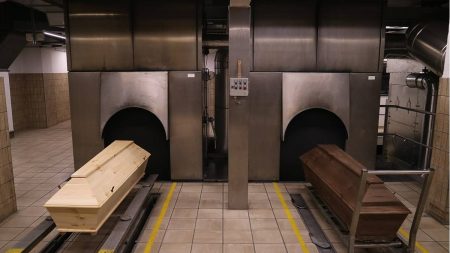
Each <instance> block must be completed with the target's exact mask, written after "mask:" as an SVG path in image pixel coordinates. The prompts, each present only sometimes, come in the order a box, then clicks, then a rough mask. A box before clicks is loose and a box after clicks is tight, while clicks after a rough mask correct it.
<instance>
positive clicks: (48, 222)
mask: <svg viewBox="0 0 450 253" xmlns="http://www.w3.org/2000/svg"><path fill="white" fill-rule="evenodd" d="M157 177H158V175H150V176H148V177H147V178H146V179H143V180H141V181H140V182H139V183H138V184H137V186H140V188H139V189H138V191H137V193H136V195H135V196H134V198H133V200H132V201H131V203H130V204H129V205H128V207H127V209H126V211H125V213H124V214H123V215H122V216H121V217H120V220H119V221H118V222H117V223H116V225H115V226H114V229H113V230H112V232H111V234H110V235H109V237H108V238H107V239H106V241H105V242H104V243H103V245H102V247H101V248H102V249H106V250H103V251H102V250H100V252H109V253H115V252H131V250H132V249H133V246H134V242H135V240H136V238H137V237H138V236H139V234H140V232H141V230H142V228H143V226H144V225H145V222H146V220H147V218H148V215H149V214H150V212H151V210H152V208H153V204H154V203H155V202H156V199H157V195H155V194H152V193H151V189H152V187H153V185H154V183H155V181H156V178H157ZM54 228H55V223H54V222H53V220H52V219H51V217H50V216H49V217H47V219H45V220H44V221H42V222H41V223H40V224H39V225H38V226H37V227H35V228H34V229H33V230H31V231H30V232H29V233H28V234H27V235H26V236H25V237H24V238H23V239H22V240H21V241H18V242H17V243H16V244H15V245H14V246H13V247H11V248H10V249H8V250H7V251H6V252H7V253H9V252H11V253H12V252H23V253H25V252H30V251H31V250H33V248H34V247H35V246H36V245H38V244H39V243H40V242H42V240H43V239H44V238H45V237H46V236H47V235H48V234H49V233H50V232H51V231H52V230H53V229H54ZM71 234H73V233H58V234H57V235H56V236H55V237H54V238H53V239H52V240H51V241H49V242H48V243H47V244H46V245H45V247H44V248H43V249H42V250H41V251H40V252H41V253H52V252H57V251H58V250H59V249H60V248H61V246H62V245H63V244H64V242H65V241H66V240H67V238H69V237H70V235H71Z"/></svg>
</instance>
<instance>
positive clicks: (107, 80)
mask: <svg viewBox="0 0 450 253" xmlns="http://www.w3.org/2000/svg"><path fill="white" fill-rule="evenodd" d="M168 86H169V85H168V73H167V72H103V73H101V85H100V101H101V105H100V108H101V110H100V128H99V130H98V131H100V133H102V132H103V128H104V127H105V125H106V122H108V120H109V118H111V116H113V115H114V114H115V113H117V112H118V111H120V110H122V109H125V108H129V107H137V108H142V109H146V110H147V111H149V112H151V113H153V114H155V115H156V117H158V119H159V120H160V121H161V124H162V125H163V126H164V130H165V131H166V138H167V139H168V138H169V126H168V119H169V115H168V103H169V102H168V101H169V98H168V96H169V94H168V89H169V87H168Z"/></svg>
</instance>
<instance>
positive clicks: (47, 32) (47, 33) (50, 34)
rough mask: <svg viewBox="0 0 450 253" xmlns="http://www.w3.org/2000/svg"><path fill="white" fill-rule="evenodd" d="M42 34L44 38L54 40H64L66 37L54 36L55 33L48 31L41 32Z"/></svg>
mask: <svg viewBox="0 0 450 253" xmlns="http://www.w3.org/2000/svg"><path fill="white" fill-rule="evenodd" d="M42 33H43V34H44V35H46V36H49V37H52V38H55V39H60V40H66V37H65V36H62V35H60V34H56V33H53V32H49V31H42Z"/></svg>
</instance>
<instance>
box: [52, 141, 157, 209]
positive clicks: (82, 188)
mask: <svg viewBox="0 0 450 253" xmlns="http://www.w3.org/2000/svg"><path fill="white" fill-rule="evenodd" d="M149 157H150V153H148V152H147V151H145V150H144V149H142V148H140V147H139V146H138V145H136V144H134V142H133V141H114V142H113V143H111V145H109V146H108V147H106V148H105V149H104V150H103V151H102V152H100V153H99V154H98V155H96V156H95V157H94V158H92V159H91V160H90V161H89V162H87V163H86V164H85V165H84V166H83V167H81V168H80V169H79V170H77V171H76V172H75V173H73V174H72V176H71V179H70V180H69V182H67V183H66V184H65V185H64V186H63V187H62V188H61V189H60V190H59V191H58V192H57V193H56V194H55V195H53V197H52V198H50V199H49V200H48V201H47V203H45V205H44V206H45V207H90V208H92V207H101V206H102V204H103V203H104V202H106V201H107V200H108V199H109V197H110V196H111V195H112V194H113V193H114V192H115V191H116V190H117V189H118V188H119V187H120V186H121V185H122V184H123V183H124V182H125V181H126V180H127V178H128V177H129V175H131V174H132V173H133V172H134V171H135V170H136V169H138V168H139V167H140V166H141V165H142V164H143V163H144V162H146V161H147V159H148V158H149Z"/></svg>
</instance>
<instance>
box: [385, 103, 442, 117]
mask: <svg viewBox="0 0 450 253" xmlns="http://www.w3.org/2000/svg"><path fill="white" fill-rule="evenodd" d="M380 107H385V108H395V109H402V110H407V111H411V112H418V113H422V114H428V115H436V113H433V112H429V111H425V110H420V109H414V108H408V107H404V106H399V105H380Z"/></svg>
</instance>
